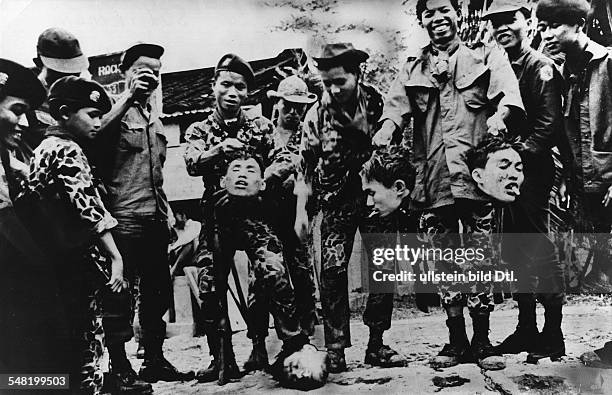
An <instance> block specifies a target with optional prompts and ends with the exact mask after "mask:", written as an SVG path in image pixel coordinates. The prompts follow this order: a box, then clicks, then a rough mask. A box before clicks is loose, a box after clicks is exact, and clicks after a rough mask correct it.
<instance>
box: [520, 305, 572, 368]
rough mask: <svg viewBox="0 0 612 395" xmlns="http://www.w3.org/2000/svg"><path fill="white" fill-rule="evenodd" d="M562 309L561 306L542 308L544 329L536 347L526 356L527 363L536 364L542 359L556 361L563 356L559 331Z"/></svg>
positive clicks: (563, 347) (561, 333)
mask: <svg viewBox="0 0 612 395" xmlns="http://www.w3.org/2000/svg"><path fill="white" fill-rule="evenodd" d="M562 308H563V305H562V304H555V305H545V306H544V319H545V321H544V329H542V333H541V334H540V336H539V338H538V341H537V347H535V349H534V350H533V351H532V352H530V353H529V355H527V363H538V361H539V360H540V359H543V358H550V360H551V361H558V360H559V359H561V357H562V356H564V355H565V341H564V340H563V332H562V331H561V321H562V319H563V312H562Z"/></svg>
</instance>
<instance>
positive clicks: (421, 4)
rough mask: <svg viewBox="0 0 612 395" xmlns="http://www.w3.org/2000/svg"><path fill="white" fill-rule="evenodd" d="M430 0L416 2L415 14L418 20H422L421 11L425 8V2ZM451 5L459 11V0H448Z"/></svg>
mask: <svg viewBox="0 0 612 395" xmlns="http://www.w3.org/2000/svg"><path fill="white" fill-rule="evenodd" d="M428 1H430V0H418V1H417V3H416V14H417V19H418V20H419V22H422V20H423V19H422V18H421V17H422V16H423V12H425V9H426V8H427V2H428ZM449 1H450V3H451V5H452V6H453V8H454V9H455V11H457V12H458V11H459V0H449Z"/></svg>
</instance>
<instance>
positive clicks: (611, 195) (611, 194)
mask: <svg viewBox="0 0 612 395" xmlns="http://www.w3.org/2000/svg"><path fill="white" fill-rule="evenodd" d="M610 201H612V185H610V187H609V188H608V190H607V191H606V194H605V196H604V198H603V200H602V201H601V204H603V206H604V207H608V204H610Z"/></svg>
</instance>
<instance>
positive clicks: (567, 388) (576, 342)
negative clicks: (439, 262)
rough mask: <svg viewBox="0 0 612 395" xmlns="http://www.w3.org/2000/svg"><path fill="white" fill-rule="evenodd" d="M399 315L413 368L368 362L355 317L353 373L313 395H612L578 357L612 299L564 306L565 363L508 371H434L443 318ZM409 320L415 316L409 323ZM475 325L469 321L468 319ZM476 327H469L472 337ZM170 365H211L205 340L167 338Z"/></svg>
mask: <svg viewBox="0 0 612 395" xmlns="http://www.w3.org/2000/svg"><path fill="white" fill-rule="evenodd" d="M395 316H397V317H404V318H400V319H397V320H394V321H393V324H392V327H391V330H389V331H388V332H386V334H385V342H386V343H387V344H389V345H391V346H392V347H393V348H395V349H396V350H398V351H399V352H401V353H403V354H404V355H405V356H406V357H407V359H408V360H409V362H410V364H409V366H408V367H404V368H393V369H380V368H373V367H370V366H368V365H365V364H364V363H363V357H364V351H365V346H366V342H367V338H368V332H367V327H365V326H364V325H363V323H362V322H361V320H360V319H359V318H358V317H356V318H354V319H353V320H352V322H351V332H352V339H353V347H351V348H348V349H347V350H346V357H347V362H348V366H349V369H348V371H347V372H344V373H341V374H331V375H330V376H329V380H328V383H327V385H325V386H324V387H323V388H320V389H318V390H315V391H313V392H314V393H351V394H361V393H385V394H388V393H404V394H406V393H407V394H428V393H452V394H454V393H460V394H489V393H492V394H497V393H500V394H522V393H529V394H576V393H583V394H610V393H612V370H601V369H593V368H587V367H585V366H583V365H582V364H581V363H580V360H579V359H578V357H579V356H580V354H581V353H582V352H584V351H586V350H592V349H594V348H597V347H600V346H601V345H602V344H603V343H604V342H605V341H606V340H610V338H611V335H612V304H611V303H610V299H609V298H600V297H580V298H573V299H572V300H570V302H569V303H568V304H567V305H566V306H565V308H564V319H563V331H564V333H565V341H566V348H567V356H566V357H565V358H564V359H563V360H561V361H558V362H551V361H549V360H541V361H540V363H539V364H538V365H531V364H527V363H525V358H526V356H527V354H526V353H522V354H519V355H508V356H506V363H507V367H506V369H504V370H501V371H483V370H481V369H480V368H479V367H478V366H477V365H475V364H464V365H459V366H456V367H453V368H449V369H445V370H434V369H432V368H431V367H429V365H428V360H429V358H430V357H432V356H434V355H435V354H436V353H437V352H438V351H439V350H440V348H441V347H442V346H443V345H444V343H445V342H446V341H447V331H446V328H445V326H444V319H445V317H444V314H443V313H442V311H441V310H439V309H438V310H435V311H433V312H431V313H429V314H424V313H420V312H417V311H416V310H415V309H414V308H413V307H412V306H402V307H400V308H396V314H395ZM516 316H517V309H516V308H515V303H514V302H512V301H511V300H507V301H505V302H504V303H503V304H501V305H498V306H497V308H496V310H495V311H494V312H493V314H492V318H491V336H490V337H491V341H492V342H493V343H494V344H496V343H497V342H500V341H501V340H502V339H503V338H504V337H506V336H507V335H508V334H510V333H511V332H512V331H513V330H514V327H515V326H516ZM406 317H408V318H406ZM466 320H467V322H468V327H470V326H471V325H470V324H471V323H470V319H469V316H468V317H466ZM538 321H539V324H540V327H541V326H542V324H543V322H542V321H543V310H542V309H541V308H538ZM470 334H471V329H468V335H470ZM233 339H234V348H235V352H236V358H237V360H238V364H239V365H242V364H243V363H244V361H245V360H246V359H247V357H248V354H249V352H250V342H249V341H248V339H247V338H246V335H245V332H239V333H236V334H235V335H234V338H233ZM312 341H313V343H314V344H315V345H317V346H318V347H320V348H322V346H323V330H322V327H321V326H318V327H317V332H316V334H315V336H314V338H313V340H312ZM164 348H165V353H166V357H167V358H168V360H170V361H171V362H172V363H174V364H175V365H176V366H177V367H178V368H180V369H185V370H187V369H194V370H195V369H199V368H202V367H206V366H208V363H209V356H208V347H207V345H206V339H205V338H203V337H200V338H193V337H189V336H185V335H181V336H176V337H173V338H170V339H168V340H166V342H165V345H164ZM279 349H280V343H279V341H278V340H277V338H276V335H275V334H274V331H273V330H271V331H270V336H269V337H268V351H269V356H270V360H271V361H273V358H274V356H275V355H276V353H277V352H278V351H279ZM129 352H130V353H131V355H132V356H131V357H132V358H133V359H132V362H133V365H134V367H135V368H138V367H139V365H140V363H141V361H140V360H137V359H135V358H134V357H133V355H134V353H135V344H133V343H130V349H129ZM153 387H154V390H155V394H167V395H171V394H172V395H175V394H204V393H226V394H236V393H238V394H258V393H270V392H273V393H279V394H281V393H293V392H295V391H289V390H286V389H283V388H281V387H279V386H278V385H277V384H276V382H275V381H274V380H272V378H271V377H270V376H269V375H268V374H265V373H262V372H258V373H254V374H249V375H247V376H245V377H243V378H242V379H241V380H238V381H234V382H231V383H228V384H227V385H225V386H223V387H220V386H218V385H217V384H216V383H209V384H199V383H198V382H197V381H195V380H194V381H190V382H184V383H166V382H159V383H156V384H154V385H153Z"/></svg>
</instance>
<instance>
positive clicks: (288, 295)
mask: <svg viewBox="0 0 612 395" xmlns="http://www.w3.org/2000/svg"><path fill="white" fill-rule="evenodd" d="M216 219H219V217H217V218H216ZM214 236H215V237H214V248H213V253H214V259H213V264H212V265H207V266H204V267H202V268H200V270H199V273H198V283H199V289H200V296H201V297H202V299H203V300H206V299H210V295H211V294H216V297H217V298H218V299H219V300H223V299H224V298H225V297H226V293H227V280H228V276H229V273H230V270H231V265H233V264H234V263H233V259H234V254H235V253H236V251H237V250H243V251H245V252H246V254H247V257H248V258H249V273H250V276H252V277H253V278H254V281H253V283H252V285H251V286H250V287H249V299H250V300H252V295H253V294H256V295H258V302H259V301H261V303H262V305H263V306H269V310H267V309H266V310H267V311H270V312H271V313H272V316H273V317H274V323H275V328H276V333H277V335H278V338H279V339H280V340H286V339H289V338H291V337H293V336H296V335H299V334H300V333H302V330H301V327H300V323H299V320H298V317H297V313H296V307H295V306H296V303H295V294H294V291H293V287H292V286H291V281H290V280H289V274H288V272H287V270H286V268H285V265H284V262H283V248H282V244H281V242H280V240H279V239H278V237H277V236H276V235H275V234H274V232H273V231H272V229H271V228H270V226H269V225H267V224H266V223H265V222H264V221H263V220H261V219H256V218H246V217H231V218H227V217H226V218H224V219H223V220H220V221H218V222H217V223H216V230H215V235H214ZM209 241H210V239H209ZM209 246H211V245H210V244H209ZM205 310H206V309H205ZM226 313H227V312H226V311H220V310H218V309H212V310H209V311H204V312H203V315H204V316H205V320H207V321H216V320H218V319H219V318H220V317H219V316H220V315H223V314H226ZM247 315H248V317H247V325H248V327H249V328H261V327H262V326H264V325H265V326H266V327H267V323H268V315H267V314H266V315H265V317H262V316H261V315H259V311H258V309H249V311H248V314H247ZM262 320H263V321H265V324H262ZM251 330H252V329H251Z"/></svg>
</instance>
